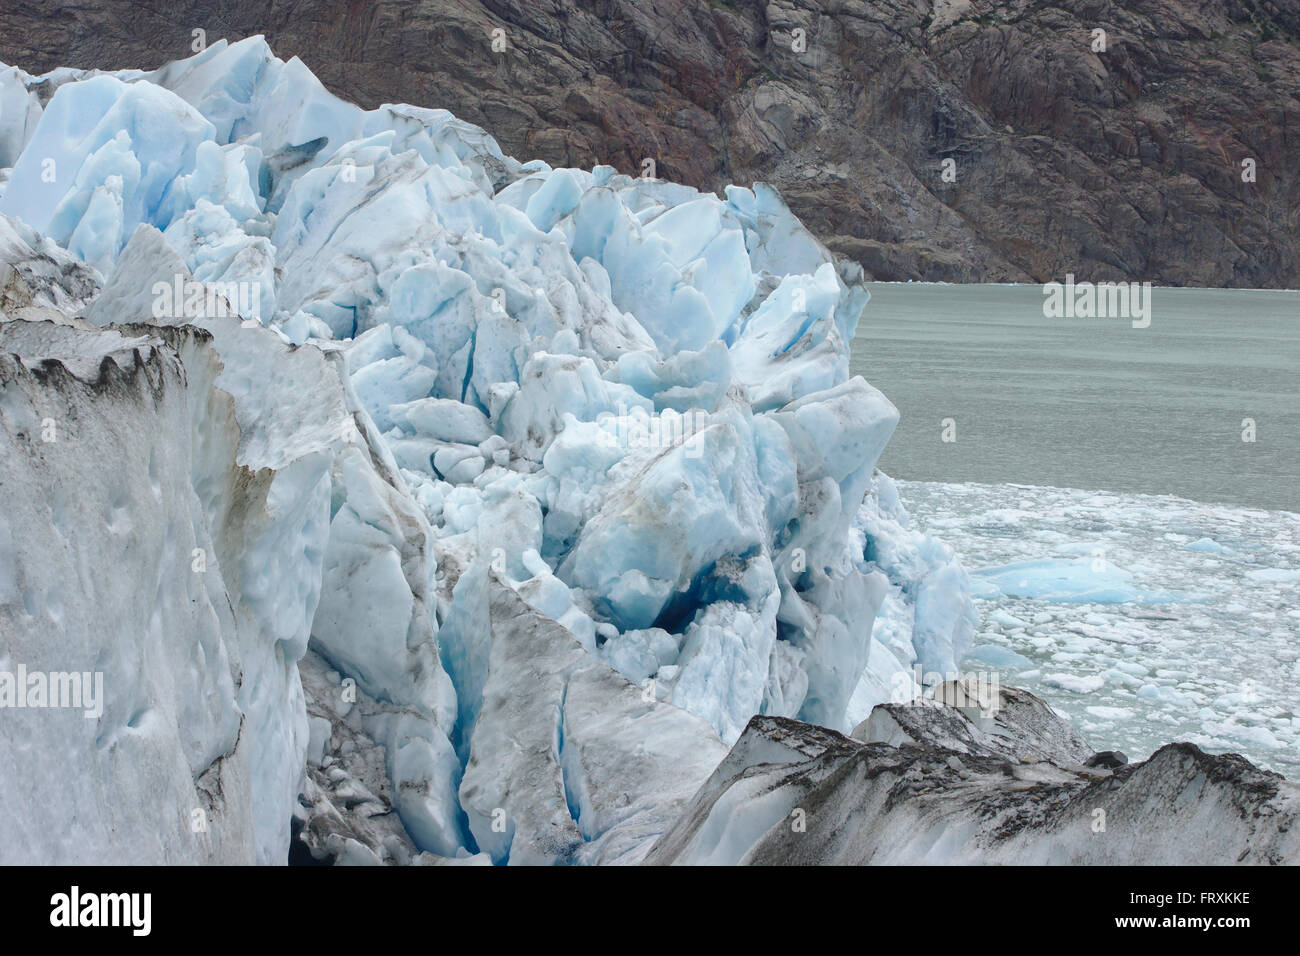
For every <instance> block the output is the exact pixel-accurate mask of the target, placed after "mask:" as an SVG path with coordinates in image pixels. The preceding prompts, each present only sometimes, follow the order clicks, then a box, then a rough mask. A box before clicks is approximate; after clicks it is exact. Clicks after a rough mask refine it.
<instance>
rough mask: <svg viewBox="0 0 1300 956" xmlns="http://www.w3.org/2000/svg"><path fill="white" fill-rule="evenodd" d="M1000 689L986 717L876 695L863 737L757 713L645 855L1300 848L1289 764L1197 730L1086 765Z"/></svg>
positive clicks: (917, 855) (1056, 854)
mask: <svg viewBox="0 0 1300 956" xmlns="http://www.w3.org/2000/svg"><path fill="white" fill-rule="evenodd" d="M1002 703H1003V704H1004V705H1005V707H1004V708H1003V709H1001V710H1000V711H999V717H998V719H996V720H995V721H993V722H992V726H991V727H990V728H989V729H988V730H982V729H980V728H979V727H976V726H975V725H974V724H972V723H971V721H970V719H969V718H968V717H966V716H965V715H964V714H963V713H962V711H961V710H960V709H958V708H957V707H952V706H947V705H944V704H938V705H912V706H907V705H892V704H888V705H881V706H878V707H877V708H876V709H875V711H874V712H873V714H872V717H871V718H870V719H868V721H866V722H865V723H864V724H863V725H861V726H859V727H858V728H857V730H855V731H854V736H855V737H859V738H862V739H853V738H849V737H844V736H842V735H840V734H837V733H834V732H833V731H829V730H826V729H825V728H821V727H815V726H812V725H810V724H804V723H801V722H799V721H795V720H789V719H786V718H779V717H761V716H760V717H755V718H754V719H753V720H751V721H750V723H749V726H748V727H747V728H746V730H745V733H744V734H743V735H742V736H741V738H740V739H739V740H738V741H737V742H736V745H735V746H734V747H733V748H732V750H731V753H730V754H728V755H727V757H726V759H725V760H723V761H722V763H721V764H720V765H719V766H718V768H717V770H715V771H714V773H713V775H712V776H711V777H710V778H709V780H708V782H707V783H705V785H704V786H703V787H702V788H701V789H700V791H699V792H698V793H697V794H696V795H695V798H694V799H693V800H692V801H691V803H690V805H689V806H688V807H687V808H686V810H685V812H684V813H683V815H682V817H681V818H680V819H679V820H678V821H677V823H676V824H675V825H674V826H673V828H672V829H671V830H669V831H668V832H667V833H665V834H664V836H663V837H661V838H660V839H659V840H658V842H656V843H655V845H654V848H653V849H652V850H651V851H650V853H649V855H648V856H647V858H646V862H647V863H650V864H784V865H789V864H794V865H807V864H847V865H861V864H881V863H901V864H920V863H925V864H934V863H944V864H948V863H959V864H969V863H1012V864H1109V865H1129V864H1180V865H1186V864H1195V865H1208V864H1230V863H1266V864H1280V863H1294V862H1296V860H1297V858H1298V857H1300V831H1297V829H1296V821H1297V815H1300V787H1297V786H1296V785H1295V784H1291V783H1287V782H1286V781H1285V780H1284V779H1283V778H1282V777H1280V776H1279V775H1277V774H1275V773H1270V772H1268V771H1264V770H1260V769H1258V768H1256V767H1255V766H1254V765H1253V764H1251V763H1250V762H1249V761H1248V760H1246V759H1245V758H1243V757H1241V756H1239V755H1237V754H1222V755H1217V756H1216V755H1211V754H1206V753H1204V752H1203V751H1201V750H1200V749H1199V748H1197V747H1196V746H1194V745H1192V744H1188V743H1175V744H1168V745H1166V746H1164V747H1162V748H1160V749H1159V750H1158V751H1156V753H1154V754H1153V755H1152V756H1151V757H1150V759H1148V760H1145V761H1143V762H1141V763H1137V764H1130V765H1124V764H1117V765H1115V766H1113V768H1111V767H1109V766H1106V767H1098V764H1099V763H1103V762H1105V761H1099V760H1097V759H1096V758H1100V757H1103V755H1102V754H1098V755H1096V756H1095V757H1094V758H1092V759H1089V756H1090V754H1089V756H1083V757H1082V759H1084V760H1086V761H1087V764H1088V765H1087V766H1085V765H1083V764H1081V763H1079V759H1080V757H1081V754H1082V752H1083V751H1086V750H1087V748H1086V745H1084V744H1083V743H1082V741H1081V740H1080V739H1079V738H1078V737H1077V735H1076V734H1075V733H1074V731H1073V730H1071V729H1070V727H1069V725H1068V724H1066V723H1065V721H1064V720H1062V719H1061V718H1059V717H1054V716H1053V715H1052V712H1051V710H1050V708H1048V707H1047V705H1046V704H1044V703H1043V702H1042V701H1041V700H1039V699H1038V698H1036V697H1034V696H1033V695H1032V694H1029V693H1027V692H1025V691H1021V690H1015V689H1010V688H1008V689H1006V690H1005V691H1004V693H1003V695H1002ZM879 736H887V737H888V738H889V739H888V742H886V741H882V740H879V739H875V738H877V737H879ZM895 741H897V745H895ZM1017 754H1021V755H1023V757H1024V759H1021V758H1020V757H1018V756H1017ZM1036 754H1038V755H1043V756H1042V758H1041V759H1034V756H1035V755H1036Z"/></svg>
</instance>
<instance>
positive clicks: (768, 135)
mask: <svg viewBox="0 0 1300 956" xmlns="http://www.w3.org/2000/svg"><path fill="white" fill-rule="evenodd" d="M195 30H204V31H206V32H205V40H206V42H208V43H211V42H213V41H215V40H217V39H218V38H221V37H226V38H229V39H231V40H235V39H238V38H240V37H243V36H247V35H250V34H255V33H263V34H265V35H266V36H267V38H268V40H269V41H270V42H271V44H272V45H273V46H274V47H275V48H276V49H277V50H279V51H281V53H282V54H284V55H286V56H287V55H290V54H296V55H298V56H300V57H302V58H303V60H305V61H306V63H307V64H308V66H310V67H311V69H312V70H314V71H315V72H316V73H317V74H318V75H319V76H320V77H321V79H322V80H324V81H325V83H326V84H327V85H329V86H330V87H331V88H332V89H333V90H335V91H336V92H338V93H340V94H341V95H343V96H345V97H346V98H348V99H351V100H354V101H356V102H358V103H360V104H362V105H363V106H377V105H379V104H381V103H386V102H399V101H401V102H410V103H422V104H430V105H436V106H442V107H446V108H448V109H451V110H452V111H453V112H454V113H456V115H457V116H459V117H461V118H463V119H466V120H469V121H471V122H474V123H477V124H480V125H482V126H484V127H486V128H488V129H490V130H492V131H493V133H494V134H495V135H496V137H497V139H498V140H499V141H500V142H501V145H502V146H503V147H504V148H505V150H506V152H507V153H510V154H512V155H516V156H520V157H523V158H531V157H538V158H541V159H544V160H546V161H547V162H549V163H551V164H553V165H577V166H582V167H587V168H589V167H591V166H592V165H593V164H596V163H607V164H610V165H614V166H616V167H617V168H619V169H620V170H621V171H623V172H630V173H640V172H642V170H643V169H644V168H645V167H644V166H643V163H644V162H645V161H646V160H647V159H652V160H653V161H654V164H655V172H656V173H657V174H658V175H660V176H664V177H667V178H670V179H674V180H677V181H680V182H684V183H687V184H689V185H693V186H697V187H702V188H712V189H717V188H720V187H721V186H723V185H724V184H726V183H728V182H751V181H755V180H761V181H766V182H769V183H772V184H774V185H776V186H778V187H779V188H780V190H781V192H782V194H783V196H784V197H785V198H786V200H787V201H788V202H789V203H790V205H791V207H792V208H793V209H794V210H795V212H796V213H797V214H798V215H799V216H800V218H801V219H803V221H804V222H805V223H806V224H808V225H809V226H810V227H811V228H812V229H813V230H814V231H815V232H816V233H817V234H818V236H819V237H820V238H821V239H823V241H825V242H826V243H827V245H828V246H830V248H831V249H832V250H833V251H835V252H838V253H840V254H843V255H846V256H849V257H851V258H854V259H856V260H857V261H859V262H860V263H862V265H863V266H864V267H865V268H866V269H867V270H868V272H869V273H870V274H871V275H872V276H874V277H875V278H877V279H890V280H894V279H898V280H902V279H930V280H944V281H1003V280H1017V281H1048V280H1050V279H1061V278H1063V277H1064V275H1065V274H1066V273H1067V272H1073V273H1074V274H1075V275H1076V276H1077V277H1078V278H1079V279H1081V280H1083V279H1087V280H1105V279H1144V280H1151V281H1153V282H1156V283H1160V284H1168V285H1202V286H1247V287H1291V288H1294V287H1296V286H1297V285H1300V220H1298V219H1297V216H1298V215H1300V207H1297V204H1296V202H1295V196H1296V195H1297V193H1300V181H1298V179H1297V177H1300V162H1298V161H1297V160H1298V159H1300V157H1298V155H1297V145H1296V142H1295V138H1294V136H1292V135H1290V134H1289V132H1288V131H1289V130H1293V129H1294V128H1295V127H1296V123H1297V119H1298V118H1300V46H1298V43H1300V11H1298V10H1297V8H1296V5H1295V4H1294V3H1292V2H1261V3H1240V2H1237V0H1211V2H1208V3H1202V4H1196V5H1194V6H1193V5H1187V4H1183V3H1177V2H1174V0H1155V2H1149V3H1148V2H1144V3H1137V2H1133V0H1123V2H1117V0H1099V2H1096V3H1089V4H1085V5H1082V6H1077V7H1072V6H1068V5H1067V6H1061V5H1057V4H1051V3H1048V2H1045V0H975V2H952V3H945V2H936V3H933V4H931V3H909V2H904V0H883V2H879V3H870V4H868V3H862V2H857V0H775V2H771V3H759V2H756V0H745V2H740V0H737V2H710V3H699V2H687V0H654V2H651V3H647V2H645V0H612V2H609V3H602V4H599V5H596V6H594V7H593V6H591V5H588V4H582V3H578V2H575V0H553V2H549V3H533V2H521V0H471V2H453V0H418V2H406V0H377V2H374V3H364V4H359V3H354V2H350V0H306V2H302V3H294V4H291V5H286V4H279V3H272V2H269V0H263V2H247V0H239V2H234V0H220V2H215V3H208V2H205V3H198V2H196V0H169V2H167V3H163V2H161V0H139V2H134V3H131V4H121V3H110V2H106V0H99V2H75V3H74V2H70V0H64V2H50V3H36V2H16V3H8V4H6V5H5V7H4V9H3V11H0V60H4V61H5V62H8V63H15V64H18V65H20V66H22V67H23V68H24V69H27V70H29V71H37V72H39V71H42V70H49V69H53V68H55V67H61V66H81V67H92V66H93V67H99V68H103V69H109V68H126V67H143V68H148V67H152V66H154V65H156V64H158V63H161V62H166V61H169V60H174V59H177V58H179V57H182V56H186V55H188V54H190V53H191V52H193V44H194V43H195V42H196V41H195V37H194V31H195ZM496 30H500V31H503V32H501V33H499V34H496V38H497V44H496V46H497V48H496V49H494V47H493V39H494V35H493V31H496ZM1095 30H1104V31H1105V42H1106V47H1105V50H1104V51H1102V50H1098V51H1096V52H1094V49H1093V47H1094V45H1095V44H1096V36H1095V35H1094V32H1093V31H1095ZM796 31H801V32H796ZM56 82H57V81H55V80H46V81H44V82H41V83H39V84H35V85H34V86H33V89H32V90H31V91H25V90H21V89H17V88H16V89H15V90H14V91H13V92H12V95H11V96H9V98H8V99H7V100H6V102H7V103H8V104H10V105H8V106H6V107H5V116H4V117H3V118H0V126H8V127H11V128H13V129H16V130H22V129H24V128H30V127H31V126H33V125H34V121H33V119H32V114H33V112H34V111H35V110H36V109H38V108H39V104H40V103H42V102H48V99H49V96H50V95H51V93H52V88H53V86H54V85H56ZM308 145H309V144H289V146H291V147H292V148H295V149H296V148H306V147H307V146H308ZM282 159H283V161H284V162H285V163H290V164H291V163H293V162H294V161H295V160H294V158H293V155H292V154H291V152H290V153H285V155H284V156H283V157H282ZM1246 159H1251V160H1254V162H1255V169H1256V181H1255V182H1253V183H1247V182H1243V180H1242V162H1243V160H1246ZM946 160H952V161H953V163H954V165H953V167H952V168H953V171H954V173H955V179H952V181H948V180H945V179H944V178H943V177H942V175H941V173H942V168H943V164H944V162H945V161H946ZM6 164H7V163H6V161H5V159H4V157H0V166H3V165H6Z"/></svg>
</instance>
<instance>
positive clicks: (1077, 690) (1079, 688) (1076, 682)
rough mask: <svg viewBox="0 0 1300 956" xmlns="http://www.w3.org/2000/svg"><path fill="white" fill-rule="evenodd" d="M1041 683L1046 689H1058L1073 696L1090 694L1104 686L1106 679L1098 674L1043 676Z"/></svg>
mask: <svg viewBox="0 0 1300 956" xmlns="http://www.w3.org/2000/svg"><path fill="white" fill-rule="evenodd" d="M1043 683H1044V684H1046V685H1047V686H1048V687H1059V688H1060V689H1061V690H1068V691H1070V692H1071V693H1074V694H1091V693H1092V692H1093V691H1095V690H1101V688H1102V687H1104V686H1106V678H1104V677H1102V676H1101V675H1100V674H1091V675H1088V676H1079V675H1077V674H1045V675H1044V676H1043Z"/></svg>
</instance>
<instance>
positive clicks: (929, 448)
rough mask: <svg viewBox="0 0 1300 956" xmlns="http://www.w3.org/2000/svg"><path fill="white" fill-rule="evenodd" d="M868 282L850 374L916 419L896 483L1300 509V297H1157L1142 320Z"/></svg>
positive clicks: (890, 467) (894, 452) (1232, 293)
mask: <svg viewBox="0 0 1300 956" xmlns="http://www.w3.org/2000/svg"><path fill="white" fill-rule="evenodd" d="M869 289H870V291H871V301H870V302H869V303H868V304H867V307H866V309H864V310H863V313H862V319H861V321H860V322H859V323H858V330H857V335H856V337H855V338H854V341H853V358H852V365H851V370H852V372H853V374H858V375H862V376H863V377H865V378H866V379H867V381H869V382H870V383H871V384H872V385H874V386H876V387H877V388H879V389H880V390H881V391H883V392H884V393H885V394H886V395H887V396H889V398H890V399H891V400H892V401H893V402H894V404H895V405H897V406H898V408H899V411H900V412H901V416H902V417H901V421H900V422H899V426H898V430H897V431H896V432H895V433H894V437H893V438H892V439H891V440H890V442H889V445H888V447H887V448H886V449H885V453H884V455H883V456H882V457H881V460H880V467H881V469H882V470H883V471H885V472H886V473H888V474H890V475H892V476H893V477H895V478H902V479H909V480H916V481H951V482H965V481H975V482H984V483H1002V482H1016V483H1020V484H1026V485H1052V486H1057V487H1066V488H1081V489H1086V490H1106V491H1131V492H1142V493H1145V494H1157V495H1158V494H1173V495H1178V496H1180V497H1183V498H1190V499H1192V500H1195V501H1203V502H1216V503H1227V504H1237V505H1246V506H1251V507H1256V508H1267V509H1273V510H1287V511H1295V512H1300V292H1272V291H1252V290H1235V289H1232V290H1218V289H1165V288H1156V289H1153V290H1151V323H1150V325H1149V326H1148V327H1147V328H1134V327H1133V325H1132V322H1131V321H1130V320H1128V319H1123V318H1088V319H1081V318H1045V317H1044V315H1043V303H1044V293H1043V289H1042V287H1041V286H1036V285H1034V286H1028V285H1026V286H1008V285H968V286H962V285H935V284H928V283H925V284H922V283H872V284H871V285H870V286H869ZM945 419H952V423H951V425H950V427H949V428H948V436H947V437H950V438H955V440H953V441H944V440H943V438H944V437H945V436H944V431H945V429H944V420H945ZM1244 419H1251V420H1253V422H1254V429H1255V435H1254V437H1255V441H1254V442H1247V441H1243V440H1242V433H1243V420H1244ZM1246 427H1248V426H1246Z"/></svg>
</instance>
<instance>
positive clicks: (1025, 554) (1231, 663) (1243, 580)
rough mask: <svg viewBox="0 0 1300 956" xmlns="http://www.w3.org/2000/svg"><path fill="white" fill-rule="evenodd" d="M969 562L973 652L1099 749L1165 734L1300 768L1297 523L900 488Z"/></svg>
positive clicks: (1230, 510)
mask: <svg viewBox="0 0 1300 956" xmlns="http://www.w3.org/2000/svg"><path fill="white" fill-rule="evenodd" d="M898 484H899V487H900V490H901V493H902V494H903V495H905V496H906V498H907V501H908V505H909V508H910V509H911V511H912V514H913V518H914V520H915V521H916V523H917V524H918V525H919V526H921V527H923V528H925V530H927V531H928V532H931V533H933V534H936V535H939V536H941V537H942V538H943V539H944V540H945V541H946V542H947V543H948V544H950V545H951V546H952V547H953V548H955V549H956V550H957V551H958V552H959V554H960V555H961V556H962V558H963V560H964V562H965V564H966V567H967V568H968V569H969V570H970V572H971V579H972V581H973V582H974V593H975V594H976V597H977V601H976V604H977V607H978V609H979V613H980V630H979V632H978V633H977V635H976V638H975V642H974V645H973V646H972V648H971V650H970V652H969V653H968V654H967V656H966V658H965V660H964V661H963V664H962V667H963V669H964V670H966V671H979V670H984V671H990V672H996V673H997V674H998V677H999V680H1000V681H1001V682H1002V683H1004V684H1014V685H1016V686H1020V687H1025V688H1027V689H1029V690H1031V691H1033V692H1034V693H1037V694H1040V695H1042V696H1043V697H1044V698H1045V699H1047V700H1048V701H1049V702H1050V703H1051V704H1052V705H1053V706H1054V707H1055V708H1057V709H1058V710H1060V711H1061V712H1063V713H1065V714H1067V715H1068V716H1069V717H1070V718H1071V719H1072V720H1073V721H1074V722H1075V725H1076V726H1077V727H1078V728H1079V729H1080V730H1081V731H1082V732H1083V733H1084V735H1085V736H1086V737H1087V738H1088V740H1089V742H1090V743H1091V744H1092V745H1093V746H1095V747H1099V748H1105V747H1116V748H1119V749H1121V750H1123V751H1124V752H1125V753H1127V754H1128V756H1129V757H1130V758H1140V757H1145V756H1147V755H1148V754H1150V753H1151V751H1152V750H1153V749H1155V748H1156V747H1158V746H1159V745H1160V744H1162V743H1165V742H1167V741H1169V740H1184V739H1185V740H1190V741H1192V742H1193V743H1196V744H1199V745H1200V746H1201V747H1203V748H1205V749H1207V750H1211V751H1235V752H1237V753H1242V754H1244V755H1246V756H1247V757H1249V758H1250V759H1251V760H1253V761H1255V762H1256V763H1258V764H1260V765H1262V766H1265V767H1268V768H1270V769H1273V770H1276V771H1278V772H1280V773H1283V774H1285V775H1286V776H1288V777H1290V778H1293V779H1294V778H1295V777H1296V775H1297V773H1300V691H1297V689H1296V688H1297V681H1300V515H1295V514H1292V513H1290V512H1285V511H1262V510H1255V509H1250V508H1237V507H1230V506H1225V505H1210V504H1200V503H1197V502H1194V501H1188V500H1186V499H1182V498H1173V497H1169V496H1151V495H1133V494H1112V493H1106V492H1088V491H1077V490H1071V489H1064V488H1035V487H1027V486H1021V485H979V484H944V483H933V482H901V481H900V482H899V483H898Z"/></svg>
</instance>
